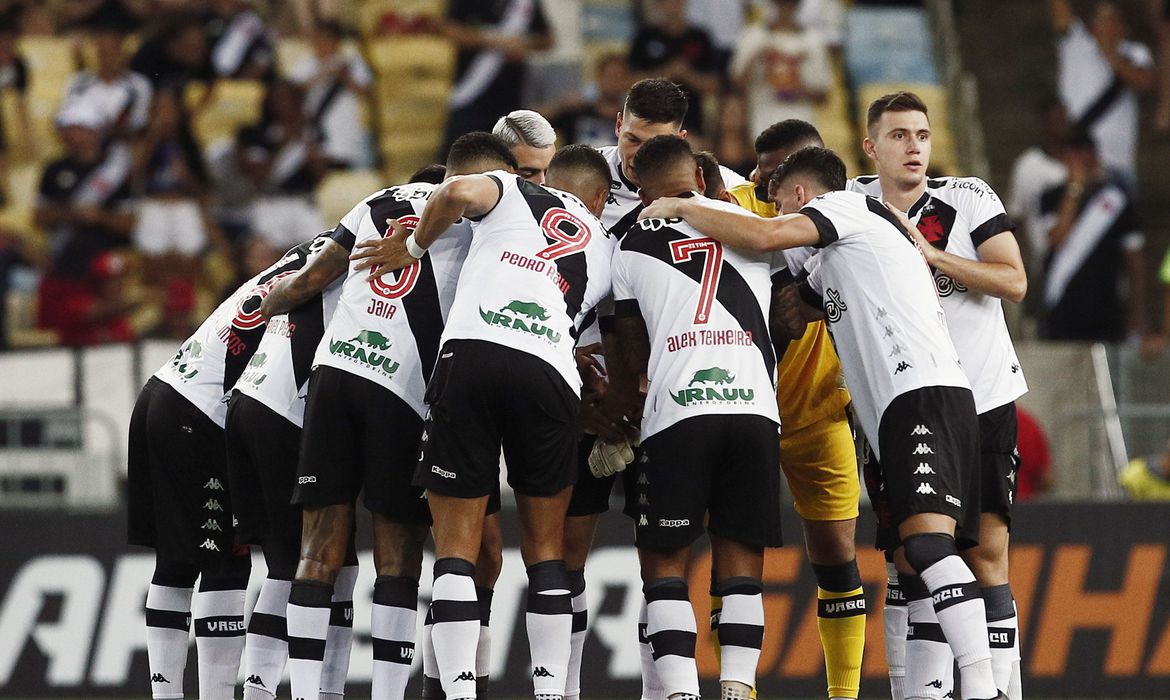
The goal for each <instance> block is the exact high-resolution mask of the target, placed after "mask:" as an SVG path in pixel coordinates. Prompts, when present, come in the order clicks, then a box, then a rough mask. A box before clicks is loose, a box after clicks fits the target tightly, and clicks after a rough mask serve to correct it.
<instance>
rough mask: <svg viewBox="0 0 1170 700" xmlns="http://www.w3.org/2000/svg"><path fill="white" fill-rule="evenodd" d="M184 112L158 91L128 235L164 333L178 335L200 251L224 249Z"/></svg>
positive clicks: (187, 317) (189, 306) (170, 95)
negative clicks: (152, 290)
mask: <svg viewBox="0 0 1170 700" xmlns="http://www.w3.org/2000/svg"><path fill="white" fill-rule="evenodd" d="M184 116H185V115H184V112H183V107H182V103H181V100H180V98H179V96H178V95H177V94H175V93H174V92H172V91H170V90H164V91H162V92H160V93H159V94H158V96H157V97H156V99H155V105H154V109H153V110H152V117H151V122H150V126H149V128H148V129H147V132H146V134H145V136H144V137H143V142H142V144H141V146H140V148H139V152H138V157H137V163H136V167H135V172H136V175H137V178H138V180H139V184H140V190H141V191H142V192H143V194H144V199H143V201H142V203H141V206H140V207H139V210H138V221H137V225H136V226H135V228H134V234H133V241H134V245H135V247H136V248H137V249H138V250H139V251H140V252H142V253H143V255H144V256H145V258H146V260H145V262H146V266H145V281H146V282H147V283H148V284H150V285H152V286H154V287H156V288H158V289H160V290H162V291H163V293H164V295H165V298H166V304H165V309H166V312H167V313H166V316H167V318H166V319H164V328H166V329H168V331H167V335H168V336H171V337H177V338H180V339H181V338H185V337H186V336H187V334H189V333H190V332H191V330H192V319H191V312H192V311H194V308H193V302H194V299H195V286H196V284H197V283H198V281H199V277H200V273H201V272H202V267H203V265H202V259H203V254H204V253H205V252H206V251H207V249H208V248H210V247H212V246H213V245H214V246H215V247H217V248H219V249H220V250H221V251H223V250H225V249H226V248H227V243H226V240H225V239H224V237H223V234H222V233H221V232H220V231H219V229H218V228H217V227H216V226H215V223H214V221H213V220H212V219H211V217H210V216H209V215H208V209H207V204H208V201H207V197H208V195H209V193H210V188H209V183H208V176H207V169H206V167H205V165H204V163H203V156H202V154H201V153H200V150H199V146H198V144H196V143H195V139H194V138H193V137H192V136H191V131H190V128H189V127H188V125H186V124H185V123H184V121H183V120H184ZM228 259H230V255H229V256H228Z"/></svg>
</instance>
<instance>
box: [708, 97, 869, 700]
mask: <svg viewBox="0 0 1170 700" xmlns="http://www.w3.org/2000/svg"><path fill="white" fill-rule="evenodd" d="M823 145H824V143H823V142H822V140H821V136H820V134H819V133H818V132H817V129H816V127H814V126H813V125H812V124H809V123H808V122H805V121H801V120H798V119H789V120H786V121H782V122H778V123H776V124H773V125H772V126H770V127H768V128H767V129H765V130H764V131H763V132H762V133H761V134H760V135H759V136H758V137H757V138H756V142H755V151H756V157H757V169H756V174H755V176H754V177H753V180H754V181H753V182H746V183H744V184H742V185H739V186H737V187H733V188H732V189H730V190H729V191H728V192H729V194H730V195H731V196H732V197H733V198H734V199H735V201H736V203H738V204H739V205H740V206H741V207H743V208H745V209H747V210H749V211H751V212H753V213H755V214H758V215H760V216H764V217H772V216H776V215H777V211H776V205H775V204H773V203H772V202H771V201H768V198H767V187H768V179H769V177H771V174H772V173H773V172H774V171H775V170H776V168H778V167H779V166H780V164H781V163H783V162H784V159H785V158H787V157H788V155H789V154H790V153H792V152H794V151H796V150H799V149H801V148H803V147H805V146H823ZM772 325H773V327H774V328H776V327H779V326H782V325H784V324H783V323H782V321H781V320H780V319H775V318H774V319H772ZM794 330H796V331H797V332H799V327H797V328H796V329H794ZM774 332H775V331H774ZM777 355H778V356H780V357H781V358H782V359H781V361H780V366H779V368H778V374H779V380H778V382H777V384H778V387H779V388H778V390H777V396H776V400H777V402H778V403H779V407H780V420H781V425H782V428H781V435H780V465H781V468H782V469H783V471H784V476H785V477H786V478H787V480H788V488H789V490H790V491H791V492H792V496H793V500H794V501H795V503H796V512H797V514H798V515H800V517H801V520H802V522H803V524H804V540H805V547H806V549H807V552H808V558H809V561H810V562H812V568H813V572H814V573H815V575H816V579H817V598H818V601H817V628H818V631H819V632H820V637H821V646H822V647H823V648H824V652H825V671H826V675H827V676H828V694H829V697H830V698H831V699H834V700H835V699H837V698H856V697H857V694H858V686H859V685H860V682H861V656H862V651H863V649H864V647H865V597H864V595H863V593H862V589H861V576H860V574H859V572H858V570H857V559H856V550H855V547H854V535H855V533H856V529H857V508H858V505H857V504H858V498H859V496H860V494H861V485H860V482H859V480H858V470H857V454H856V450H855V448H854V444H853V433H852V430H851V429H850V426H849V422H848V419H847V417H846V407H847V406H848V404H849V392H848V391H847V390H846V389H845V388H844V386H843V380H842V374H841V364H840V361H839V360H838V359H837V353H836V351H835V350H834V349H833V346H832V343H831V342H830V340H829V334H828V331H827V329H826V328H825V324H824V322H823V321H818V322H815V323H809V324H808V325H807V327H805V328H804V329H803V333H802V334H801V335H800V336H799V337H797V338H796V339H795V340H791V341H789V342H788V344H787V347H786V348H785V347H778V348H777ZM721 606H722V603H721V601H720V600H719V598H715V597H713V598H712V603H711V620H712V630H713V631H714V630H715V625H716V623H717V622H718V615H719V611H720V608H721ZM715 646H716V652H718V648H719V647H718V640H716V644H715Z"/></svg>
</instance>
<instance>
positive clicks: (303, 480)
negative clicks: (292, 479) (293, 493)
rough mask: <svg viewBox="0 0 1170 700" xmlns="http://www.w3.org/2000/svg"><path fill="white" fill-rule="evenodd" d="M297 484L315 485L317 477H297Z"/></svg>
mask: <svg viewBox="0 0 1170 700" xmlns="http://www.w3.org/2000/svg"><path fill="white" fill-rule="evenodd" d="M297 483H298V484H315V483H317V477H315V476H313V475H311V474H310V475H309V476H298V477H297Z"/></svg>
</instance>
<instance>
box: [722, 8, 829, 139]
mask: <svg viewBox="0 0 1170 700" xmlns="http://www.w3.org/2000/svg"><path fill="white" fill-rule="evenodd" d="M768 7H769V9H770V10H771V11H770V13H769V14H768V15H767V16H766V17H765V22H764V23H763V24H762V25H753V26H750V27H748V28H747V29H746V30H744V33H743V37H742V38H741V39H740V42H739V45H738V46H737V47H736V51H735V55H734V56H733V57H732V59H731V78H732V80H734V81H735V83H736V84H737V85H738V86H739V88H740V89H741V90H742V91H743V92H744V94H746V95H747V97H748V105H749V112H750V119H749V123H750V124H751V133H753V134H758V133H760V132H762V131H763V130H764V129H766V128H767V127H768V126H769V125H771V124H774V123H776V122H779V121H783V120H785V119H801V120H803V121H806V122H815V121H816V106H817V105H818V104H821V103H822V102H824V101H825V98H826V97H827V96H828V93H829V89H830V87H831V86H832V82H833V71H832V65H831V64H830V62H829V52H828V50H827V48H826V47H825V44H824V42H823V41H822V40H821V38H820V37H819V36H818V35H816V34H814V33H812V32H806V31H803V30H801V29H800V26H799V25H798V24H797V21H796V11H797V9H798V3H797V2H796V0H773V1H772V3H771V5H769V6H768Z"/></svg>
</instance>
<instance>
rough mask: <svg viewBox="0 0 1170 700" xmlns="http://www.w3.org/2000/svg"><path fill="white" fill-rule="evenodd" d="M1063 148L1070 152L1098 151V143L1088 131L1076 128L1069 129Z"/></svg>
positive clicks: (1062, 143) (1063, 141)
mask: <svg viewBox="0 0 1170 700" xmlns="http://www.w3.org/2000/svg"><path fill="white" fill-rule="evenodd" d="M1060 145H1062V146H1064V147H1065V148H1066V149H1068V150H1070V151H1093V152H1096V151H1097V141H1096V139H1094V138H1093V134H1091V133H1090V132H1089V130H1088V129H1085V128H1082V127H1076V128H1073V129H1069V132H1068V135H1067V136H1065V137H1064V139H1063V140H1062V141H1061V144H1060Z"/></svg>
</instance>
